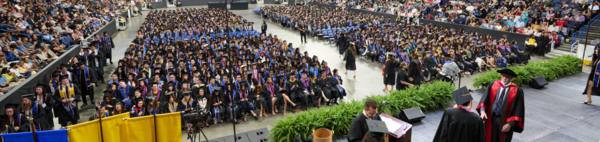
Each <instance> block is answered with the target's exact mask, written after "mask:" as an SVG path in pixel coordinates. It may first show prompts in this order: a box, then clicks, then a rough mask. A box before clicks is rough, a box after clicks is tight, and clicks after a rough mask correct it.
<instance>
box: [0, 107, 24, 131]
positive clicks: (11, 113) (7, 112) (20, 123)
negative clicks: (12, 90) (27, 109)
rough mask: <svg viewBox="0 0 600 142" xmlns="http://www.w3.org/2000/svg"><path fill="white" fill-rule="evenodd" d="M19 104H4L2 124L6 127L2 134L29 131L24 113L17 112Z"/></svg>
mask: <svg viewBox="0 0 600 142" xmlns="http://www.w3.org/2000/svg"><path fill="white" fill-rule="evenodd" d="M17 107H19V104H6V105H4V115H3V116H2V125H3V126H5V127H6V128H5V129H4V130H3V131H2V134H8V133H16V132H29V129H30V127H29V121H28V120H27V117H26V116H25V115H22V114H20V113H17Z"/></svg>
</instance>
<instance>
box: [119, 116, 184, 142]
mask: <svg viewBox="0 0 600 142" xmlns="http://www.w3.org/2000/svg"><path fill="white" fill-rule="evenodd" d="M130 126H131V125H130ZM156 129H157V130H156V133H157V134H158V141H159V142H181V132H182V131H181V112H174V113H167V114H159V115H156Z"/></svg>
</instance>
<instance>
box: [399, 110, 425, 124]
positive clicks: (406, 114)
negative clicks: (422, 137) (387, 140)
mask: <svg viewBox="0 0 600 142" xmlns="http://www.w3.org/2000/svg"><path fill="white" fill-rule="evenodd" d="M423 118H425V114H423V111H421V108H419V107H413V108H409V109H404V110H402V112H400V119H402V121H405V122H407V123H414V122H419V121H421V120H422V119H423Z"/></svg>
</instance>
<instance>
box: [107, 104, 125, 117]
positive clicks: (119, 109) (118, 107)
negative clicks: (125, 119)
mask: <svg viewBox="0 0 600 142" xmlns="http://www.w3.org/2000/svg"><path fill="white" fill-rule="evenodd" d="M126 112H127V108H126V107H125V104H123V102H116V103H115V106H114V108H113V109H112V111H111V112H110V115H111V116H112V115H117V114H121V113H126Z"/></svg>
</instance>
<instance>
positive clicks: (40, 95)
mask: <svg viewBox="0 0 600 142" xmlns="http://www.w3.org/2000/svg"><path fill="white" fill-rule="evenodd" d="M252 26H253V23H252V22H248V21H246V20H245V19H243V18H242V17H241V16H236V15H234V14H233V13H231V12H227V11H224V10H218V9H210V10H209V9H177V10H159V11H151V12H150V13H149V14H148V16H147V17H146V19H145V21H144V23H143V24H142V27H141V28H140V30H139V31H138V32H137V35H136V38H135V39H134V40H133V41H132V43H131V44H130V46H129V47H126V48H127V50H126V52H125V57H124V58H122V59H120V60H118V61H117V64H118V67H117V68H116V69H115V71H114V72H112V73H110V79H107V80H104V79H103V78H102V76H103V74H104V71H103V70H104V69H102V67H103V66H104V65H106V64H107V62H110V63H112V61H111V60H112V58H111V57H112V53H111V52H112V50H113V48H115V47H114V43H113V41H112V39H110V38H103V37H102V36H97V37H94V41H92V42H91V43H90V45H89V46H88V47H84V48H83V49H82V53H81V56H77V57H74V58H72V59H71V61H70V62H69V63H64V64H62V65H60V67H59V70H57V71H56V72H54V73H53V74H52V80H51V81H50V82H48V83H47V84H43V83H42V84H39V85H37V86H36V88H35V89H36V93H35V94H31V95H24V96H23V97H22V102H21V103H17V102H15V103H14V104H9V105H7V106H6V107H5V116H4V117H3V120H4V121H3V122H4V124H6V125H3V126H2V128H3V129H2V130H3V131H2V132H4V133H12V132H25V131H31V130H30V129H28V128H29V127H30V126H31V125H35V127H36V129H37V130H50V129H59V128H65V126H68V125H72V124H77V123H78V121H81V120H80V116H79V112H80V108H82V107H84V106H88V105H94V106H95V110H96V112H95V113H94V114H93V115H92V116H90V117H89V118H87V119H89V120H94V119H98V118H102V117H108V116H112V115H117V114H122V113H128V114H129V115H130V116H131V117H138V116H145V115H153V114H162V113H172V112H181V111H185V112H199V114H200V116H201V118H203V119H202V120H203V121H202V124H201V126H202V127H209V126H210V125H213V124H217V123H222V122H227V121H229V122H235V123H238V120H243V121H247V117H248V115H250V116H251V117H254V118H255V119H258V117H268V116H269V115H276V113H283V115H286V112H287V111H291V112H292V113H295V112H296V110H297V109H298V110H302V111H304V110H307V109H312V108H315V107H316V108H319V107H321V106H325V105H335V104H337V103H338V101H341V99H342V98H343V96H345V95H346V92H345V91H344V89H343V88H342V87H341V84H342V83H343V81H342V80H341V77H340V76H339V75H338V70H337V69H332V68H330V67H328V66H327V62H326V61H321V60H319V59H318V57H317V56H310V55H309V54H308V53H307V52H301V51H300V50H299V49H298V48H297V47H294V46H293V44H292V43H287V41H285V40H282V39H280V38H278V37H277V36H276V35H271V34H267V33H260V32H258V31H256V30H254V29H253V27H252ZM96 83H98V84H100V83H102V84H104V83H106V88H100V87H98V85H97V84H96ZM94 90H103V91H100V92H103V94H102V95H103V97H102V100H96V101H95V100H94ZM96 92H98V91H96ZM79 102H83V103H80V104H81V106H78V105H77V104H78V103H79ZM19 104H21V107H20V108H22V109H21V111H19V110H17V109H16V108H18V107H19ZM288 108H289V109H288ZM55 116H56V117H58V120H59V124H60V125H61V126H52V125H53V121H52V119H53V118H54V117H55ZM28 118H33V121H32V122H33V123H30V122H29V121H28ZM182 124H184V125H186V124H185V123H182ZM188 130H189V128H188Z"/></svg>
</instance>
